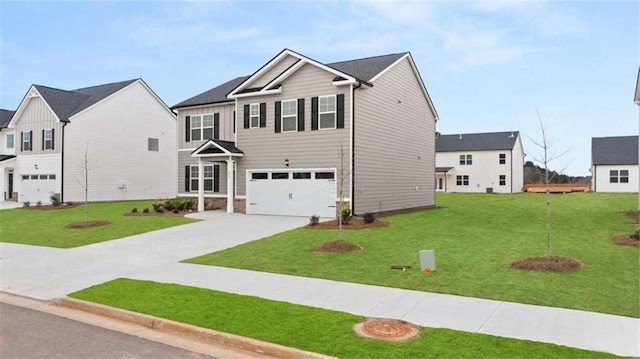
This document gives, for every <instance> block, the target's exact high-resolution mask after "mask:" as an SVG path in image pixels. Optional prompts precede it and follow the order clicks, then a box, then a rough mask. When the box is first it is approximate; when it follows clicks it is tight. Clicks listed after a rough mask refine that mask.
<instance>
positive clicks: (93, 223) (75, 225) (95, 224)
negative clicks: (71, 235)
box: [65, 221, 111, 229]
mask: <svg viewBox="0 0 640 359" xmlns="http://www.w3.org/2000/svg"><path fill="white" fill-rule="evenodd" d="M109 224H111V222H110V221H87V222H75V223H69V224H67V225H66V226H65V227H67V228H74V229H85V228H93V227H101V226H106V225H109Z"/></svg>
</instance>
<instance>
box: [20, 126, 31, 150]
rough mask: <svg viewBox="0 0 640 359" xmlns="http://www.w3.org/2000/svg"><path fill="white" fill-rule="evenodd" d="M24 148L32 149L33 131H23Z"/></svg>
mask: <svg viewBox="0 0 640 359" xmlns="http://www.w3.org/2000/svg"><path fill="white" fill-rule="evenodd" d="M22 150H23V151H31V131H24V132H22Z"/></svg>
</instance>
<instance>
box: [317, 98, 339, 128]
mask: <svg viewBox="0 0 640 359" xmlns="http://www.w3.org/2000/svg"><path fill="white" fill-rule="evenodd" d="M328 97H333V111H324V112H322V111H320V99H321V98H328ZM328 113H333V127H322V121H321V117H322V115H323V114H328ZM336 128H338V101H337V97H336V95H327V96H318V130H320V131H322V130H335V129H336Z"/></svg>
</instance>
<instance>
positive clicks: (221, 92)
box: [171, 76, 249, 109]
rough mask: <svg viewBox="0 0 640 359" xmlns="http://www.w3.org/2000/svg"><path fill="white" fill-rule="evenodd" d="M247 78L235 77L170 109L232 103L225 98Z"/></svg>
mask: <svg viewBox="0 0 640 359" xmlns="http://www.w3.org/2000/svg"><path fill="white" fill-rule="evenodd" d="M248 78H249V76H240V77H236V78H235V79H233V80H231V81H227V82H225V83H223V84H222V85H220V86H217V87H214V88H212V89H211V90H207V91H205V92H203V93H201V94H199V95H195V96H193V97H191V98H189V99H186V100H184V101H182V102H180V103H178V104H177V105H174V106H173V107H171V108H172V109H174V108H179V107H188V106H197V105H206V104H211V103H220V102H227V101H233V100H230V99H228V98H227V94H229V92H231V91H232V90H233V89H234V88H236V87H238V85H240V84H241V83H242V82H243V81H244V80H246V79H248Z"/></svg>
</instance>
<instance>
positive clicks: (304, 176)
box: [293, 172, 311, 179]
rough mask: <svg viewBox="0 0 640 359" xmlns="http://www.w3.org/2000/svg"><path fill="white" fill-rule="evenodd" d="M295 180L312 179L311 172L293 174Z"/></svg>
mask: <svg viewBox="0 0 640 359" xmlns="http://www.w3.org/2000/svg"><path fill="white" fill-rule="evenodd" d="M293 179H311V172H293Z"/></svg>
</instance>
